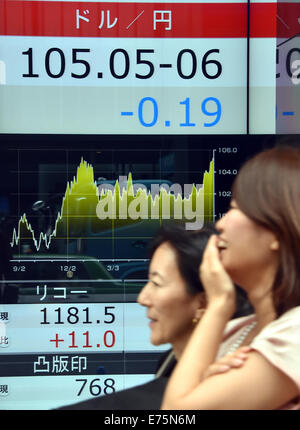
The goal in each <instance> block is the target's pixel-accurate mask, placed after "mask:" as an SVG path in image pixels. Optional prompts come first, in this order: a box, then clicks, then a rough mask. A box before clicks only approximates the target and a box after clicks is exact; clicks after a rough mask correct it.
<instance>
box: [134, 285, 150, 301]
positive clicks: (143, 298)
mask: <svg viewBox="0 0 300 430" xmlns="http://www.w3.org/2000/svg"><path fill="white" fill-rule="evenodd" d="M148 286H149V282H147V284H146V285H144V287H143V288H142V289H141V291H140V293H139V295H138V298H137V302H138V303H139V304H140V305H142V306H149V303H150V301H149V294H148Z"/></svg>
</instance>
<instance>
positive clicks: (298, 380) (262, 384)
mask: <svg viewBox="0 0 300 430" xmlns="http://www.w3.org/2000/svg"><path fill="white" fill-rule="evenodd" d="M258 178H259V180H258ZM299 182H300V151H299V150H298V149H294V148H288V147H282V148H280V147H278V148H274V149H271V150H268V151H265V152H263V153H260V154H258V155H257V156H256V157H254V158H253V159H252V160H249V161H248V162H247V163H246V164H245V165H244V166H243V168H242V169H241V170H240V172H239V175H238V177H237V179H236V182H235V184H234V187H233V200H232V204H231V207H230V209H229V211H228V212H227V214H226V215H225V216H224V217H223V218H222V219H221V220H220V221H218V223H217V224H216V228H217V230H218V232H219V235H218V236H213V237H212V238H210V240H209V243H208V245H207V247H206V250H205V252H204V256H203V262H202V264H201V268H200V276H201V281H202V283H203V286H204V289H205V293H206V300H207V306H206V312H205V314H204V315H203V317H202V319H201V321H200V323H199V324H198V326H197V327H196V329H195V331H194V332H193V334H192V337H191V339H190V341H189V343H188V345H187V347H186V348H185V350H184V352H183V355H182V358H181V360H180V362H179V363H178V365H177V367H176V368H175V371H174V373H173V375H172V377H171V379H170V381H169V384H168V386H167V390H166V393H165V396H164V401H163V406H162V408H163V409H293V408H300V404H299V403H298V399H299V394H300V388H299V387H300V366H299V363H298V361H299V360H298V357H299V355H300V337H299V330H300V307H299V304H300V284H299V283H300V269H299V265H298V256H299V255H300V222H299V221H298V217H299V213H300V192H299V186H298V184H299ZM234 283H235V284H237V285H239V286H241V287H242V288H243V290H244V291H245V293H246V294H247V296H248V299H249V301H250V303H251V305H252V307H253V310H254V314H253V315H250V316H248V317H243V318H239V319H233V320H232V316H233V314H234V312H235V289H234ZM243 345H249V346H251V351H250V352H249V356H248V359H247V360H246V361H245V363H244V365H243V366H242V367H240V368H238V369H230V370H229V371H227V372H226V373H223V374H217V375H213V376H211V377H210V378H205V375H206V372H207V369H208V368H209V366H211V365H213V363H215V362H216V361H218V360H220V359H221V357H226V355H227V354H232V353H233V352H234V351H235V350H236V349H237V348H239V347H241V346H243Z"/></svg>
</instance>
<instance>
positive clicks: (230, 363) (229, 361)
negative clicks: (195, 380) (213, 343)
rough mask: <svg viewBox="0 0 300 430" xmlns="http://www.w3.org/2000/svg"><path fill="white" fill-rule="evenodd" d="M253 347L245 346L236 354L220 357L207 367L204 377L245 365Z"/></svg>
mask: <svg viewBox="0 0 300 430" xmlns="http://www.w3.org/2000/svg"><path fill="white" fill-rule="evenodd" d="M250 351H251V347H249V346H243V347H241V348H239V349H238V350H236V351H235V352H234V354H231V355H225V356H224V357H222V358H220V359H219V360H218V361H217V362H215V363H213V364H211V365H210V366H209V368H208V369H207V371H206V373H205V375H204V378H208V377H209V376H213V375H218V374H220V373H225V372H228V370H230V369H237V368H240V367H241V366H243V364H244V363H245V361H246V360H247V358H248V355H249V352H250Z"/></svg>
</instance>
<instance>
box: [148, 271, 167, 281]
mask: <svg viewBox="0 0 300 430" xmlns="http://www.w3.org/2000/svg"><path fill="white" fill-rule="evenodd" d="M149 276H159V277H160V278H161V279H162V280H164V277H163V276H162V275H161V274H160V273H159V272H157V271H156V270H153V271H151V272H149Z"/></svg>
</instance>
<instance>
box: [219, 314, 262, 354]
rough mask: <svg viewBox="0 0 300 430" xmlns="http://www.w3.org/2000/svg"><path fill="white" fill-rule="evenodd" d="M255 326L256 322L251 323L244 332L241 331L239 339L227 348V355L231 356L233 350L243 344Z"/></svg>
mask: <svg viewBox="0 0 300 430" xmlns="http://www.w3.org/2000/svg"><path fill="white" fill-rule="evenodd" d="M255 326H256V321H253V322H252V323H251V324H249V325H247V326H246V327H245V328H244V330H243V331H242V333H241V335H240V337H239V338H238V339H237V341H236V342H235V343H234V344H233V345H232V346H231V347H230V348H229V351H228V352H227V353H226V355H227V354H232V353H233V352H234V351H235V350H237V349H238V347H239V346H240V345H241V344H242V343H243V341H244V340H245V339H246V337H247V336H248V334H249V333H250V331H251V330H252V329H253V328H254V327H255Z"/></svg>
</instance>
